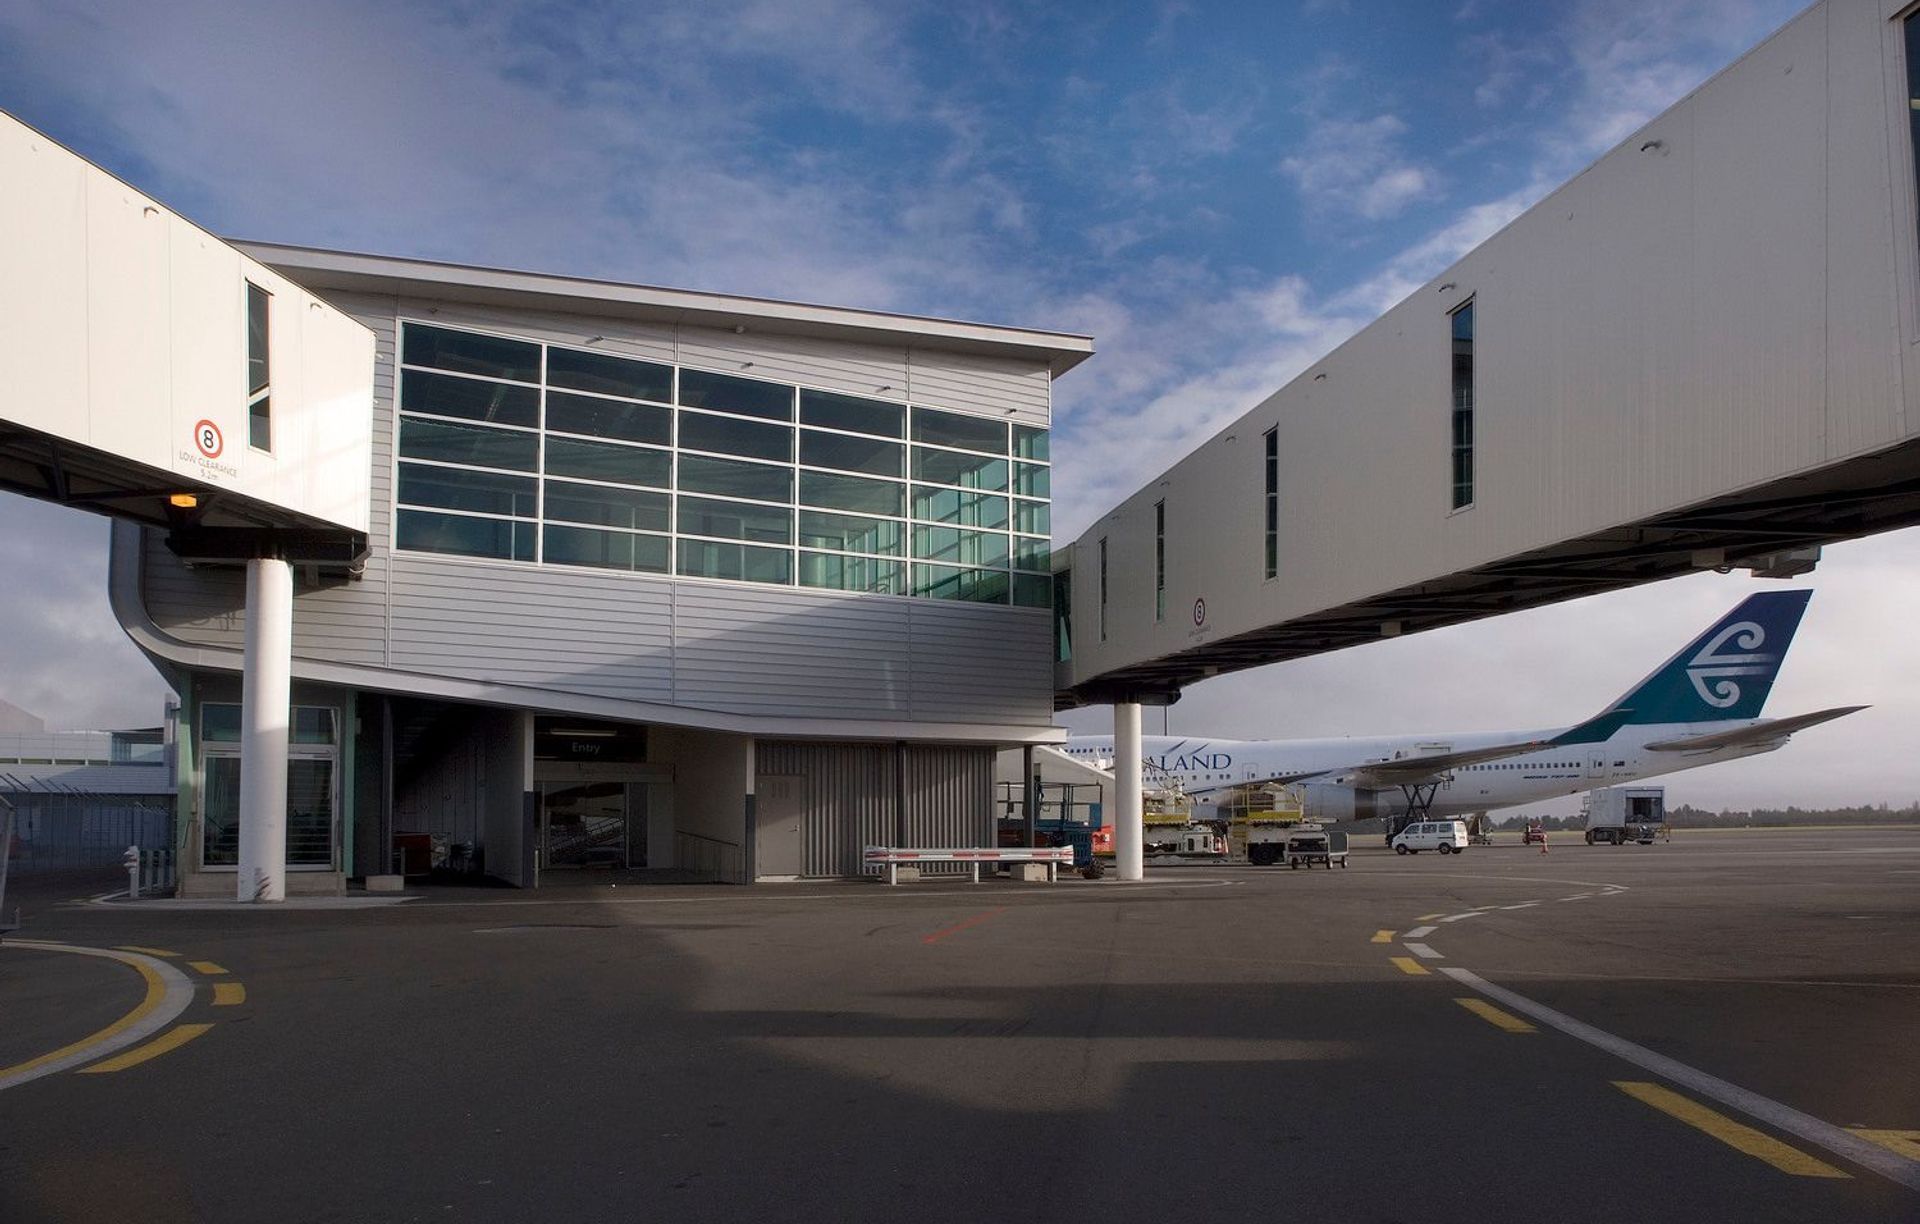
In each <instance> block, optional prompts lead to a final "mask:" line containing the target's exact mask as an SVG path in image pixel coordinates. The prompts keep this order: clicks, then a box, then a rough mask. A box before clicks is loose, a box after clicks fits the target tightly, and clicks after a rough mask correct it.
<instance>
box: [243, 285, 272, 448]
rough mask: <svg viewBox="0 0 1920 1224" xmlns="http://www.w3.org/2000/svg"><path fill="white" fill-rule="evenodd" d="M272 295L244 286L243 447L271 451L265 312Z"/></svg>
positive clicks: (253, 287) (257, 287)
mask: <svg viewBox="0 0 1920 1224" xmlns="http://www.w3.org/2000/svg"><path fill="white" fill-rule="evenodd" d="M272 301H273V295H272V294H270V293H268V292H267V291H266V290H265V289H262V288H261V287H260V286H258V285H256V284H254V283H253V282H251V281H249V282H247V445H249V446H252V447H254V448H256V449H258V450H272V449H273V394H272V391H271V390H270V387H269V384H270V383H271V381H272V377H271V375H272V372H271V370H270V369H269V368H268V362H267V350H268V343H267V341H268V336H267V308H268V306H269V305H270V304H271V303H272Z"/></svg>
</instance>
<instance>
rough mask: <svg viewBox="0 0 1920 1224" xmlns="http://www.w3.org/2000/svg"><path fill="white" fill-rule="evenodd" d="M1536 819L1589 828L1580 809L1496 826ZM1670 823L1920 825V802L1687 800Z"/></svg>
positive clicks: (1742, 826)
mask: <svg viewBox="0 0 1920 1224" xmlns="http://www.w3.org/2000/svg"><path fill="white" fill-rule="evenodd" d="M1535 819H1538V820H1539V821H1540V823H1541V824H1542V825H1543V826H1544V827H1546V828H1547V829H1550V830H1552V829H1584V828H1586V827H1587V822H1586V817H1584V816H1582V815H1580V814H1579V813H1577V812H1576V813H1574V814H1573V815H1571V816H1543V817H1537V818H1536V817H1533V816H1527V815H1524V814H1523V815H1519V816H1508V817H1506V818H1504V819H1502V820H1500V821H1499V822H1497V823H1496V824H1495V825H1494V826H1493V827H1494V828H1496V829H1521V828H1524V827H1526V825H1527V824H1528V822H1530V821H1532V820H1535ZM1667 823H1668V824H1671V825H1672V826H1673V827H1674V828H1676V829H1791V828H1795V827H1797V826H1803V825H1894V824H1920V801H1916V802H1914V803H1910V804H1908V805H1907V806H1906V807H1903V808H1896V807H1891V806H1889V805H1887V804H1885V803H1882V804H1878V805H1874V806H1866V807H1842V808H1798V807H1788V808H1754V809H1753V810H1752V811H1736V810H1734V809H1732V808H1728V809H1725V810H1722V811H1718V812H1709V811H1706V810H1705V809H1703V808H1697V807H1693V806H1691V805H1689V804H1684V803H1683V804H1681V805H1680V806H1679V807H1674V808H1668V809H1667Z"/></svg>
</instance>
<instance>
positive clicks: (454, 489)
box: [400, 463, 539, 518]
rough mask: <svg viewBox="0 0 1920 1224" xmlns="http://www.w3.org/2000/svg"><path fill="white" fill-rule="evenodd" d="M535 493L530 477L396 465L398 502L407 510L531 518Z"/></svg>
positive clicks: (536, 489) (535, 504)
mask: <svg viewBox="0 0 1920 1224" xmlns="http://www.w3.org/2000/svg"><path fill="white" fill-rule="evenodd" d="M538 493H539V489H538V486H537V484H536V482H535V481H534V479H533V477H531V476H508V475H506V474H505V473H502V472H476V471H473V470H472V469H470V468H443V467H427V466H426V465H425V464H420V463H403V464H401V465H400V500H401V501H402V502H404V503H405V504H407V505H409V506H438V507H440V508H441V509H445V510H478V511H480V512H481V513H483V514H516V515H520V516H521V517H523V518H532V517H533V516H534V515H535V514H536V513H537V512H538V511H537V508H536V507H537V504H538V500H539V498H538Z"/></svg>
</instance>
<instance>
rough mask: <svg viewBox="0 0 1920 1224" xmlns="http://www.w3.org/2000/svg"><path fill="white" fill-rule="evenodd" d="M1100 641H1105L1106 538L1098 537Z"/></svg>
mask: <svg viewBox="0 0 1920 1224" xmlns="http://www.w3.org/2000/svg"><path fill="white" fill-rule="evenodd" d="M1100 640H1101V641H1103V642H1104V641H1106V640H1107V537H1105V536H1101V537H1100Z"/></svg>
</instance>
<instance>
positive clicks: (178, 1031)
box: [76, 1024, 213, 1075]
mask: <svg viewBox="0 0 1920 1224" xmlns="http://www.w3.org/2000/svg"><path fill="white" fill-rule="evenodd" d="M212 1027H213V1026H212V1025H211V1024H176V1025H174V1026H173V1027H172V1028H170V1029H168V1030H167V1031H166V1032H164V1033H162V1034H160V1035H159V1036H158V1037H155V1038H154V1039H153V1040H152V1041H149V1042H147V1043H146V1044H145V1045H137V1046H135V1047H133V1048H132V1049H131V1050H128V1051H127V1052H126V1053H125V1054H118V1055H115V1056H114V1057H112V1058H109V1059H107V1060H106V1061H104V1062H97V1063H95V1064H93V1065H92V1066H91V1067H82V1068H80V1070H79V1071H78V1072H77V1073H76V1074H79V1075H104V1074H106V1073H108V1072H110V1071H125V1070H126V1069H127V1068H128V1067H137V1066H139V1065H140V1064H141V1063H143V1062H145V1061H147V1060H148V1059H149V1058H158V1057H160V1056H161V1055H162V1054H165V1053H167V1052H168V1051H169V1050H177V1049H179V1048H180V1047H181V1046H183V1045H185V1044H187V1043H188V1042H189V1041H192V1040H193V1039H194V1038H195V1037H198V1036H199V1035H200V1034H202V1033H204V1032H206V1031H207V1030H208V1029H210V1028H212Z"/></svg>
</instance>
